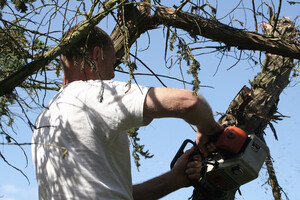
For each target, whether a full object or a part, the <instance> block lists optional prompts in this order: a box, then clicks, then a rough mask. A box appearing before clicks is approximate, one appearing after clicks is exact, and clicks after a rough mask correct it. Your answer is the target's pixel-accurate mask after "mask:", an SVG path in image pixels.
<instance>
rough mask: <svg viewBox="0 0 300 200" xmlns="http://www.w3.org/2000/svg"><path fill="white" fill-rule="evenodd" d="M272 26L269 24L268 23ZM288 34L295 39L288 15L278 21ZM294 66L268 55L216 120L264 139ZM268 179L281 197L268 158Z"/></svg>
mask: <svg viewBox="0 0 300 200" xmlns="http://www.w3.org/2000/svg"><path fill="white" fill-rule="evenodd" d="M270 27H272V26H270ZM286 27H289V28H290V29H288V31H286V30H287V29H286V30H285V31H284V33H285V34H287V35H288V36H289V35H291V36H292V37H287V38H295V37H294V36H295V35H294V34H295V33H296V32H294V30H293V29H295V27H294V26H293V23H292V22H291V21H290V20H288V19H287V18H283V19H282V20H280V21H279V22H278V29H279V33H281V30H284V28H286ZM272 30H273V29H268V30H267V31H272ZM293 67H294V63H293V60H292V59H291V58H286V57H282V56H278V55H271V54H268V55H267V56H266V58H265V61H264V63H263V66H262V70H261V72H260V73H258V75H257V76H256V77H255V78H254V80H253V81H252V83H251V89H249V88H247V87H245V86H244V87H243V88H242V89H241V90H240V92H239V93H238V94H237V96H236V97H235V98H234V100H233V101H232V102H231V104H230V105H229V107H228V109H227V112H226V114H224V115H223V116H222V117H221V118H220V119H219V122H220V123H221V124H223V125H224V126H238V127H241V128H242V129H244V130H245V131H246V132H248V133H249V134H256V135H257V136H259V137H260V138H263V133H264V129H265V128H266V126H267V125H268V123H270V121H273V120H276V117H274V114H275V113H276V112H277V104H278V101H279V96H280V94H281V92H282V91H283V90H284V88H285V87H286V86H287V85H288V84H289V77H290V73H291V71H292V69H293ZM266 164H267V166H268V172H269V179H270V183H271V187H272V191H273V194H274V198H275V199H276V200H279V199H281V196H280V186H279V184H278V181H277V179H276V175H275V171H274V168H273V165H271V164H272V161H271V160H270V159H269V160H267V163H266ZM232 194H233V191H231V192H225V193H224V195H223V196H222V198H221V199H222V200H233V199H234V195H232ZM193 199H194V200H204V198H203V197H201V196H198V197H197V196H194V198H193Z"/></svg>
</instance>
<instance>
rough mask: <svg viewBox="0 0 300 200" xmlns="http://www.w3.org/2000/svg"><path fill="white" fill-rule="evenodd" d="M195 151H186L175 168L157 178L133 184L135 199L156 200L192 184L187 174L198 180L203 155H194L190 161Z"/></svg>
mask: <svg viewBox="0 0 300 200" xmlns="http://www.w3.org/2000/svg"><path fill="white" fill-rule="evenodd" d="M193 151H194V149H190V150H188V151H186V152H185V153H184V154H183V155H182V156H181V157H180V159H179V160H178V161H177V163H176V165H175V166H174V168H173V169H172V170H171V171H169V172H167V173H165V174H163V175H161V176H158V177H156V178H153V179H151V180H149V181H146V182H144V183H141V184H137V185H134V186H133V198H134V200H156V199H159V198H162V197H163V196H165V195H167V194H169V193H171V192H174V191H176V190H178V189H180V188H183V187H188V186H190V182H189V181H188V179H187V176H188V177H189V178H191V179H196V180H198V179H199V178H200V172H201V157H200V156H199V155H197V156H194V157H193V158H194V161H192V162H188V158H189V155H190V154H191V153H192V152H193Z"/></svg>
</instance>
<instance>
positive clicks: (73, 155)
mask: <svg viewBox="0 0 300 200" xmlns="http://www.w3.org/2000/svg"><path fill="white" fill-rule="evenodd" d="M103 89H104V90H103ZM148 89H149V88H147V87H139V86H137V85H132V86H131V89H130V90H129V91H128V87H127V85H126V83H123V82H118V81H75V82H72V83H70V84H68V85H66V86H64V87H63V88H62V89H61V90H60V92H59V93H58V94H57V95H56V96H55V97H54V98H53V99H52V101H51V102H50V104H49V106H48V108H46V109H44V111H43V112H42V113H41V114H40V116H39V117H38V119H37V121H36V129H35V131H34V134H33V143H36V144H35V145H33V146H32V155H33V156H32V157H33V162H34V164H35V167H36V174H37V180H38V185H39V199H40V200H42V199H43V200H63V199H74V200H75V199H76V200H77V199H80V200H84V199H89V200H93V199H101V200H108V199H133V198H132V182H131V166H130V153H129V141H128V136H127V132H126V130H128V129H130V128H132V127H138V126H142V125H143V106H144V100H145V96H146V94H147V92H148ZM102 97H103V101H102V102H100V100H101V98H102ZM66 151H67V154H66Z"/></svg>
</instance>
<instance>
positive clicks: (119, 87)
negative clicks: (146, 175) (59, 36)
mask: <svg viewBox="0 0 300 200" xmlns="http://www.w3.org/2000/svg"><path fill="white" fill-rule="evenodd" d="M75 29H76V28H75ZM71 31H72V30H71ZM79 51H80V52H79ZM82 52H86V56H82V55H83V54H82ZM61 62H62V65H63V71H64V80H63V87H62V89H61V90H60V91H59V93H58V94H57V95H56V96H55V97H54V98H53V99H52V101H51V102H50V104H49V106H48V107H47V108H46V109H45V110H44V111H43V112H42V113H41V114H40V116H39V117H38V119H37V121H36V130H35V131H34V135H33V142H34V143H36V144H37V145H35V146H33V147H32V154H33V161H34V164H35V166H36V173H37V180H38V184H39V199H46V200H49V199H55V200H56V199H59V200H60V199H101V200H103V199H135V200H137V199H143V200H144V199H158V198H161V197H163V196H164V195H166V194H169V193H170V192H173V191H175V190H177V189H179V188H182V187H187V186H189V181H188V179H187V176H188V177H189V178H191V179H199V178H200V166H201V158H199V156H194V160H195V161H193V162H188V157H189V155H190V154H191V152H192V151H193V149H191V150H188V151H187V152H186V153H185V154H184V155H183V156H182V157H181V158H180V159H179V161H178V162H177V164H176V165H175V167H174V168H173V169H172V170H171V171H170V172H167V173H166V174H163V175H161V176H159V177H157V178H154V179H152V180H149V181H147V182H145V183H142V184H138V185H134V186H132V183H131V169H130V154H129V142H128V138H127V134H126V130H128V129H129V128H132V127H138V126H143V125H147V124H149V123H150V122H151V121H152V119H154V118H162V117H178V118H182V119H184V120H186V121H187V122H189V123H191V124H194V125H196V126H197V129H198V132H197V139H196V141H197V143H198V144H199V147H200V148H201V150H202V151H203V152H204V153H206V152H207V149H206V148H207V146H206V145H205V143H206V142H207V139H208V137H209V135H212V134H215V133H217V132H219V131H221V130H222V129H223V128H222V126H220V125H219V124H218V123H216V122H215V120H214V119H213V115H212V111H211V109H210V107H209V105H208V104H207V102H206V101H205V100H204V99H203V98H202V97H200V96H194V95H193V94H192V92H191V91H188V90H179V89H168V88H148V87H142V86H137V85H132V86H131V88H130V90H128V87H127V85H126V83H123V82H118V81H112V80H111V79H112V78H113V77H114V62H115V51H114V47H113V43H112V41H111V39H110V37H109V36H108V35H107V34H106V33H105V32H104V31H103V30H101V29H100V28H98V27H95V28H94V29H93V30H92V31H91V32H90V33H89V34H88V35H87V37H85V38H84V39H83V40H82V41H79V42H78V43H77V46H76V48H72V50H70V51H69V52H66V53H64V54H63V55H61Z"/></svg>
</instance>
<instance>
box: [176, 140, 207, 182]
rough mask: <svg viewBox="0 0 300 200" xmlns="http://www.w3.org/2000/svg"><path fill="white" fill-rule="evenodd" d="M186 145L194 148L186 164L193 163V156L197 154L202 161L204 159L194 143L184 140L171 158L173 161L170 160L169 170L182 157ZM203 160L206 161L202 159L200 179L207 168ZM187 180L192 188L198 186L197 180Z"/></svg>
mask: <svg viewBox="0 0 300 200" xmlns="http://www.w3.org/2000/svg"><path fill="white" fill-rule="evenodd" d="M188 143H191V144H193V146H194V147H195V149H194V151H193V153H191V155H190V156H189V159H188V162H191V161H193V157H194V155H197V154H199V155H200V156H201V157H202V159H204V156H203V154H202V153H201V152H200V150H199V148H198V146H197V144H196V143H195V142H194V141H192V140H190V139H186V140H184V141H183V143H182V144H181V146H180V148H179V149H178V151H177V153H176V155H175V156H174V158H173V160H172V162H171V164H170V168H171V169H172V168H173V167H174V165H175V164H176V162H177V160H178V159H179V158H180V156H182V155H183V153H184V148H185V147H186V145H187V144H188ZM205 160H206V159H204V163H205V164H204V166H202V170H201V177H204V176H205V173H206V168H207V166H206V161H205ZM188 180H189V181H190V183H191V185H192V186H194V187H195V188H196V187H197V185H199V182H198V180H193V179H190V178H188Z"/></svg>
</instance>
